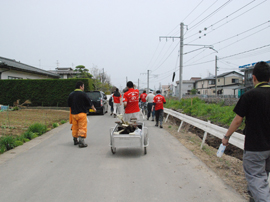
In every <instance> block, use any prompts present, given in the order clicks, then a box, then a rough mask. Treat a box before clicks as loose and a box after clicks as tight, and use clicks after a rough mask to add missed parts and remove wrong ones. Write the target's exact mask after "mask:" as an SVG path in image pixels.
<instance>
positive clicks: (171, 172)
mask: <svg viewBox="0 0 270 202" xmlns="http://www.w3.org/2000/svg"><path fill="white" fill-rule="evenodd" d="M88 118H89V120H90V123H88V137H87V139H86V143H88V145H89V146H88V147H87V148H78V146H74V145H73V141H72V137H71V130H70V126H71V125H70V124H69V123H66V124H64V125H61V126H60V127H58V128H56V129H53V130H52V131H50V132H48V133H46V134H44V135H42V136H40V137H38V138H36V139H34V140H32V141H30V142H28V143H25V144H24V145H22V146H20V147H17V148H15V149H13V150H10V151H8V152H6V153H4V154H2V155H0V201H3V202H21V201H27V202H37V201H38V202H43V201H44V202H47V201H48V202H49V201H50V202H52V201H55V202H69V201H76V202H80V201H84V202H85V201H87V202H88V201H91V202H92V201H93V202H99V201H110V202H116V201H117V202H133V201H134V202H137V201H138V202H139V201H147V202H149V201H169V202H174V201H176V202H179V201H185V202H186V201H188V202H189V201H200V202H203V201H211V202H215V201H217V202H221V201H226V202H228V201H237V202H239V201H245V200H244V198H243V197H241V196H240V195H239V194H238V193H236V191H235V190H233V189H232V188H230V187H228V186H227V185H225V184H224V183H223V181H222V180H221V179H220V178H219V177H218V176H217V175H216V174H215V173H214V172H212V171H211V170H210V169H209V168H208V167H207V166H206V165H205V164H204V163H202V162H201V161H200V160H199V159H198V158H197V157H196V156H194V155H193V154H192V152H190V151H189V150H188V149H186V148H185V147H184V146H183V145H182V144H181V143H180V142H179V141H178V140H177V139H176V138H174V137H173V136H171V135H170V134H169V133H168V132H167V131H166V130H164V129H160V128H157V127H155V126H154V122H152V121H145V123H146V126H147V127H148V129H149V135H150V145H149V147H148V150H147V152H148V153H147V155H144V154H143V150H142V149H130V148H127V149H117V150H116V154H114V155H113V154H112V153H111V150H110V147H109V128H110V127H113V126H114V125H115V123H114V122H115V121H116V120H117V118H113V117H112V116H110V115H109V114H105V115H104V116H99V115H97V116H95V115H94V116H88Z"/></svg>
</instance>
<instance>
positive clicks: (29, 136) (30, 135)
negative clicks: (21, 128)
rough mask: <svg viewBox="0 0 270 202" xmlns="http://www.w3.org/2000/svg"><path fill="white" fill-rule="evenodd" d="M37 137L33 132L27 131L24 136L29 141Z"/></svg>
mask: <svg viewBox="0 0 270 202" xmlns="http://www.w3.org/2000/svg"><path fill="white" fill-rule="evenodd" d="M35 136H36V134H35V133H33V132H32V131H26V132H25V133H24V134H23V137H24V138H26V139H29V140H32V139H34V138H35Z"/></svg>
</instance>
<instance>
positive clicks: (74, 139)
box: [73, 137, 79, 145]
mask: <svg viewBox="0 0 270 202" xmlns="http://www.w3.org/2000/svg"><path fill="white" fill-rule="evenodd" d="M73 141H74V145H77V144H79V142H78V139H77V138H76V137H74V138H73Z"/></svg>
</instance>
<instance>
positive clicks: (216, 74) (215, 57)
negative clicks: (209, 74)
mask: <svg viewBox="0 0 270 202" xmlns="http://www.w3.org/2000/svg"><path fill="white" fill-rule="evenodd" d="M215 78H216V82H215V83H216V86H215V92H216V97H217V56H215Z"/></svg>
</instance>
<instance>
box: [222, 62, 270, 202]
mask: <svg viewBox="0 0 270 202" xmlns="http://www.w3.org/2000/svg"><path fill="white" fill-rule="evenodd" d="M269 79H270V66H269V65H268V64H267V63H266V62H258V63H257V64H256V65H255V66H254V69H253V75H252V82H253V85H254V88H253V89H251V90H249V91H247V92H245V93H244V94H243V95H242V96H241V97H240V99H239V101H238V102H237V104H236V106H235V108H234V110H233V111H234V112H235V113H236V115H235V117H234V119H233V121H232V123H231V125H230V127H229V129H228V131H227V132H226V134H225V136H224V138H223V139H222V144H223V145H225V146H228V145H229V144H228V142H229V139H230V136H231V135H232V134H233V132H234V131H236V129H237V128H238V127H239V126H240V125H241V123H242V121H243V118H244V117H245V129H244V131H243V133H244V135H245V144H244V154H243V167H244V172H245V176H246V180H247V183H248V192H249V193H250V195H251V198H250V201H253V199H254V200H255V201H270V190H269V183H268V175H269V171H270V135H269V133H270V107H269V104H270V85H269V84H268V82H269Z"/></svg>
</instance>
